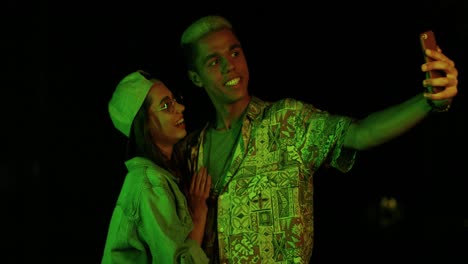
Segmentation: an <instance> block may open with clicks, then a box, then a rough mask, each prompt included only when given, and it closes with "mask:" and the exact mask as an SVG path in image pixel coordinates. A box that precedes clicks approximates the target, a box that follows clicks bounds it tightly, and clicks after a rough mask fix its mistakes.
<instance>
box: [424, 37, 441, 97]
mask: <svg viewBox="0 0 468 264" xmlns="http://www.w3.org/2000/svg"><path fill="white" fill-rule="evenodd" d="M419 39H420V41H421V48H422V51H423V55H424V61H425V62H431V61H433V59H432V58H431V57H429V56H426V52H425V50H426V49H431V50H437V42H436V38H435V35H434V32H433V31H432V30H428V31H425V32H422V33H421V34H420V35H419ZM438 77H445V72H443V71H440V70H432V71H428V72H426V79H430V78H438ZM427 89H428V91H429V92H431V93H437V92H439V91H440V90H441V89H442V88H441V87H427Z"/></svg>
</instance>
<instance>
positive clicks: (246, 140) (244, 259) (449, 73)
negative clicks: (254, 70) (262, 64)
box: [181, 16, 458, 263]
mask: <svg viewBox="0 0 468 264" xmlns="http://www.w3.org/2000/svg"><path fill="white" fill-rule="evenodd" d="M181 46H182V50H183V53H184V56H185V59H186V63H187V66H188V76H189V78H190V80H191V81H192V82H193V84H194V85H196V86H198V87H203V88H204V89H205V91H206V93H207V94H208V96H209V98H210V99H211V102H212V103H213V106H214V107H215V109H216V118H215V119H214V120H212V121H211V122H209V123H208V124H206V126H205V127H204V128H203V129H202V130H201V131H199V132H197V133H195V134H193V135H191V136H190V137H189V139H190V140H189V141H188V142H187V143H188V144H189V146H188V147H189V150H190V155H191V160H190V162H191V166H192V169H193V172H195V171H197V169H198V167H200V166H207V168H208V172H209V174H210V175H211V176H212V182H213V184H212V191H211V201H212V203H211V204H210V206H209V207H210V208H209V216H208V222H207V225H206V228H205V238H204V242H203V243H204V244H203V247H204V250H205V252H206V253H207V254H208V255H209V257H210V259H211V261H210V263H276V262H281V263H289V262H294V263H308V262H309V260H310V257H311V254H312V248H313V236H314V230H313V226H314V224H313V219H314V218H313V217H314V211H313V176H314V173H315V172H316V171H317V170H318V169H319V168H320V167H322V166H331V167H334V168H337V169H339V170H340V171H342V172H347V171H348V170H350V169H351V167H352V166H353V163H354V159H355V155H356V151H358V150H365V149H369V148H372V147H375V146H378V145H380V144H383V143H385V142H387V141H389V140H390V139H393V138H395V137H397V136H399V135H401V134H402V133H404V132H406V131H408V130H409V129H411V128H412V127H414V126H415V125H416V124H417V123H419V122H420V121H421V120H423V119H424V118H425V117H426V116H427V115H428V114H429V113H430V112H431V111H446V110H448V108H449V106H450V103H451V102H452V99H453V97H454V96H455V95H456V94H457V82H458V80H457V75H458V72H457V69H456V68H455V66H454V62H453V61H452V60H450V59H449V58H447V57H446V56H445V55H444V54H442V53H441V52H440V50H439V51H436V50H428V51H427V52H426V53H427V55H428V56H430V57H431V58H433V59H434V60H435V61H434V62H431V63H426V64H423V65H422V68H421V69H422V71H423V72H427V71H428V70H430V69H439V70H442V71H444V72H445V73H446V77H444V78H437V79H428V80H424V81H423V86H425V87H427V86H431V85H432V86H440V87H442V88H443V91H441V92H439V93H437V94H429V93H421V94H418V95H416V96H414V97H413V98H411V99H409V100H408V101H406V102H403V103H401V104H398V105H395V106H393V107H390V108H388V109H385V110H383V111H380V112H376V113H372V114H370V115H368V116H367V117H366V118H364V119H362V120H355V119H354V118H351V117H346V116H337V115H331V114H329V113H328V112H326V111H323V110H320V109H317V108H315V107H314V106H313V105H311V104H307V103H305V102H302V101H299V100H295V99H291V98H287V99H283V100H279V101H277V102H273V103H271V102H265V101H262V100H261V99H259V98H257V97H255V96H251V95H250V94H249V90H248V83H249V68H248V65H247V62H246V58H245V57H244V53H243V50H242V45H241V42H240V41H239V39H238V37H237V36H236V34H235V32H234V30H233V27H232V25H231V23H230V22H229V21H227V20H226V19H225V18H223V17H220V16H206V17H203V18H201V19H199V20H197V21H195V22H194V23H192V24H191V25H190V26H189V27H188V28H187V29H186V30H185V31H184V33H183V35H182V37H181Z"/></svg>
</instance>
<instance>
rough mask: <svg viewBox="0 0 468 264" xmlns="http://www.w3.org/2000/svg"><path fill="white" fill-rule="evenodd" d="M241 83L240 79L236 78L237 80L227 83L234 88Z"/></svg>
mask: <svg viewBox="0 0 468 264" xmlns="http://www.w3.org/2000/svg"><path fill="white" fill-rule="evenodd" d="M239 81H240V78H235V79H232V80H230V81H229V82H227V83H226V85H227V86H233V85H236V84H238V83H239Z"/></svg>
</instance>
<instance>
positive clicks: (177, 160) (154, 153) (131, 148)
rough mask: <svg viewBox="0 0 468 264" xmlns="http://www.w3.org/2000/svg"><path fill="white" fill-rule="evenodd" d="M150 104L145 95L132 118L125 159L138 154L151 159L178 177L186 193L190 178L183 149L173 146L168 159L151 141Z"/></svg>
mask: <svg viewBox="0 0 468 264" xmlns="http://www.w3.org/2000/svg"><path fill="white" fill-rule="evenodd" d="M150 105H151V100H150V99H149V97H147V98H146V99H145V101H144V102H143V105H142V106H141V108H140V110H139V111H138V113H137V114H136V116H135V118H134V119H133V124H132V128H131V129H130V136H129V140H128V145H127V159H130V158H133V157H136V156H138V157H144V158H147V159H149V160H151V161H153V162H154V163H155V164H157V165H158V166H160V167H161V168H163V169H165V170H167V171H169V172H171V173H172V174H173V175H174V176H175V177H176V178H178V179H179V186H180V188H181V190H182V191H183V192H184V194H185V195H187V191H188V188H189V186H190V178H191V177H190V176H189V170H188V167H187V161H186V160H187V157H186V156H185V155H184V151H182V150H181V149H179V148H177V147H176V146H174V149H173V151H172V156H171V158H170V159H168V158H166V156H164V154H163V152H162V151H161V149H160V148H159V147H158V146H157V145H156V144H154V143H153V142H154V141H153V138H152V136H151V133H150V129H149V125H148V123H149V118H150V117H149V115H148V109H149V107H150Z"/></svg>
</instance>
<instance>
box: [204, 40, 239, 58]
mask: <svg viewBox="0 0 468 264" xmlns="http://www.w3.org/2000/svg"><path fill="white" fill-rule="evenodd" d="M235 49H242V46H241V45H240V43H236V44H232V45H231V46H230V47H229V51H233V50H235ZM217 56H219V53H218V52H215V53H212V54H209V55H208V56H206V57H205V59H203V63H206V62H207V61H209V60H210V59H211V58H214V57H217Z"/></svg>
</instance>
